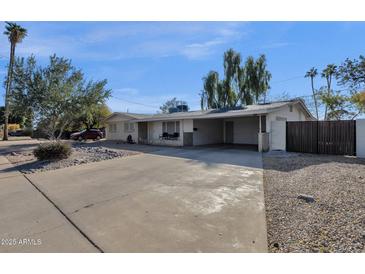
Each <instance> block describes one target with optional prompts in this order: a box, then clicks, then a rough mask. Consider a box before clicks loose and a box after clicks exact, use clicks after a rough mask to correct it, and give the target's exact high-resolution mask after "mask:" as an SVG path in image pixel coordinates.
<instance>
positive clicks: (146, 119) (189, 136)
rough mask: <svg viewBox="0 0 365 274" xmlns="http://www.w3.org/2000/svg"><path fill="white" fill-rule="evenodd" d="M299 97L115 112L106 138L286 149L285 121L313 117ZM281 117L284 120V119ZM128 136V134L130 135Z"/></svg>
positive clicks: (177, 144) (110, 120) (181, 144)
mask: <svg viewBox="0 0 365 274" xmlns="http://www.w3.org/2000/svg"><path fill="white" fill-rule="evenodd" d="M314 119H315V118H314V117H313V116H312V114H311V113H310V111H309V110H308V108H307V107H306V105H305V103H304V102H303V101H302V100H299V99H296V100H290V101H280V102H272V103H266V104H257V105H249V106H245V107H242V108H239V109H234V110H217V109H209V110H199V111H186V112H173V113H167V114H165V113H164V114H153V115H145V114H134V113H125V112H115V113H113V114H112V115H111V116H109V117H108V118H107V119H106V124H107V127H106V139H108V140H120V141H126V140H127V138H128V136H129V135H130V136H131V138H132V139H133V141H134V142H136V143H139V144H151V145H166V146H199V145H211V144H245V145H255V146H257V147H258V150H259V151H262V150H269V149H283V146H284V149H285V144H283V142H284V143H285V136H282V135H283V134H285V129H284V130H282V127H285V121H307V120H314ZM283 121H284V122H283ZM129 138H130V137H129Z"/></svg>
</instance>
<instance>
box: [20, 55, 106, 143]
mask: <svg viewBox="0 0 365 274" xmlns="http://www.w3.org/2000/svg"><path fill="white" fill-rule="evenodd" d="M15 71H16V73H15V77H14V93H15V96H14V100H16V101H15V102H14V104H15V105H24V106H25V105H26V106H27V107H28V108H29V109H30V110H31V113H32V115H33V118H34V123H35V124H36V125H37V127H38V128H39V129H41V130H42V131H44V132H45V133H46V134H47V135H48V137H49V138H51V139H59V138H60V137H61V136H62V132H63V130H64V129H65V128H66V127H68V126H70V125H71V124H72V122H73V121H75V120H79V119H80V117H81V116H82V117H83V118H84V119H85V121H86V122H87V123H88V125H91V124H93V123H94V122H95V121H94V120H95V119H94V118H95V115H96V114H95V112H94V110H95V109H97V108H98V107H99V106H100V105H102V104H104V103H105V100H106V99H107V98H108V97H109V96H110V90H108V89H106V88H105V86H106V84H107V81H106V80H103V81H96V82H93V81H89V82H86V81H85V80H84V74H83V73H82V71H81V70H78V69H76V68H75V67H74V66H73V65H72V64H71V61H70V60H68V59H66V58H60V57H57V56H55V55H53V56H51V57H50V61H49V64H48V65H46V66H45V67H37V66H36V63H35V60H34V57H30V58H28V60H27V61H26V62H24V60H23V61H22V59H19V63H18V62H17V64H16V70H15Z"/></svg>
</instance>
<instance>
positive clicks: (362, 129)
mask: <svg viewBox="0 0 365 274" xmlns="http://www.w3.org/2000/svg"><path fill="white" fill-rule="evenodd" d="M356 156H357V157H361V158H365V119H359V120H356Z"/></svg>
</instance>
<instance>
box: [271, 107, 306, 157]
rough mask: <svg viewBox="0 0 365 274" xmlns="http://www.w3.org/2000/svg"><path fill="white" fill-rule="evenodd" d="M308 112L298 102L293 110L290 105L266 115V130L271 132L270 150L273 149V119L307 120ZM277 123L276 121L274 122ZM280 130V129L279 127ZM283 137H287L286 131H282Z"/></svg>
mask: <svg viewBox="0 0 365 274" xmlns="http://www.w3.org/2000/svg"><path fill="white" fill-rule="evenodd" d="M307 120H309V118H307V116H306V113H305V112H304V111H303V110H302V108H301V107H299V106H298V105H297V104H296V105H293V108H292V111H290V106H284V107H283V108H281V109H279V110H278V111H274V112H271V113H269V114H267V115H266V132H268V133H269V144H270V150H271V149H272V139H271V127H272V125H273V123H272V122H273V121H307ZM274 124H275V123H274ZM279 130H280V129H279ZM281 135H282V136H284V137H283V138H285V137H286V133H285V134H284V133H282V134H281Z"/></svg>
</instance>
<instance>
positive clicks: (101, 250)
mask: <svg viewBox="0 0 365 274" xmlns="http://www.w3.org/2000/svg"><path fill="white" fill-rule="evenodd" d="M23 176H24V178H25V179H26V180H27V181H28V182H29V183H30V184H31V185H32V186H33V187H34V188H35V189H36V190H37V191H38V192H39V193H40V194H41V195H42V196H43V197H44V198H46V199H47V200H48V201H49V202H50V203H51V204H52V205H53V206H54V207H55V208H56V209H57V210H58V212H60V213H61V214H62V215H63V216H64V217H65V218H66V220H67V221H68V222H69V223H70V224H71V225H72V226H73V227H74V228H75V229H76V230H77V231H78V232H79V233H80V234H81V235H82V236H84V238H85V239H86V240H87V241H88V242H89V243H90V244H91V245H93V246H94V247H95V248H96V249H97V250H99V252H101V253H104V250H103V249H101V248H100V247H99V246H98V245H97V244H96V243H95V242H94V241H93V240H91V239H90V237H89V236H88V235H86V233H85V232H83V231H82V230H81V228H79V227H78V226H77V225H76V224H75V223H74V222H73V221H72V220H71V219H70V218H69V217H68V216H67V215H66V214H65V213H64V212H63V211H62V209H60V208H59V207H58V206H57V204H55V202H53V201H52V200H51V199H50V198H49V197H48V196H47V195H46V194H45V193H44V192H43V191H42V190H41V189H40V188H39V187H37V186H36V185H35V184H34V183H33V182H32V181H31V180H30V179H29V178H28V177H27V176H26V175H25V174H23Z"/></svg>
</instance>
